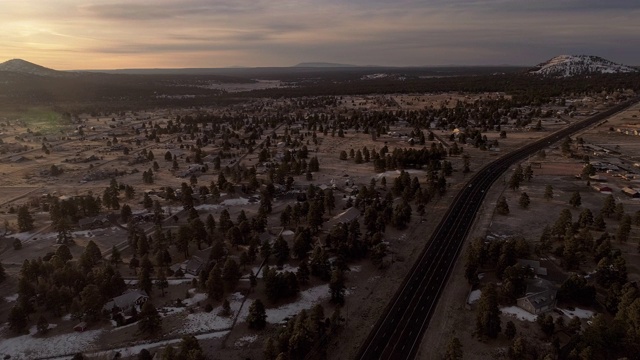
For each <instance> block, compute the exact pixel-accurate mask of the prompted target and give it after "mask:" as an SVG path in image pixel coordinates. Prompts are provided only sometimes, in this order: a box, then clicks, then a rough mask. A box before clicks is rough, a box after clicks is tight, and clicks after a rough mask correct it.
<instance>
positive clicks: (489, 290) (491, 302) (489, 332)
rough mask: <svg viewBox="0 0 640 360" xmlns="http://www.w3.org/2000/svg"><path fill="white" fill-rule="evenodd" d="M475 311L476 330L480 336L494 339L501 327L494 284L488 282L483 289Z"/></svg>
mask: <svg viewBox="0 0 640 360" xmlns="http://www.w3.org/2000/svg"><path fill="white" fill-rule="evenodd" d="M477 312H478V314H477V317H476V332H477V333H478V334H479V335H481V336H487V337H490V338H493V339H495V338H496V337H497V336H498V333H500V331H501V327H500V309H499V308H498V294H497V291H496V287H495V285H494V284H492V283H490V284H488V285H487V286H485V288H484V289H483V291H482V295H481V296H480V301H479V302H478V310H477Z"/></svg>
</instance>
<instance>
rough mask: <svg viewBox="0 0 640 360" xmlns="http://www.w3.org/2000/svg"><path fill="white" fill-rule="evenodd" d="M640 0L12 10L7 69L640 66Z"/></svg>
mask: <svg viewBox="0 0 640 360" xmlns="http://www.w3.org/2000/svg"><path fill="white" fill-rule="evenodd" d="M639 19H640V1H638V0H427V1H409V0H130V1H125V0H122V1H105V0H82V1H81V0H17V1H14V0H0V34H2V35H1V36H0V62H1V61H5V60H8V59H12V58H21V59H25V60H28V61H31V62H35V63H37V64H40V65H43V66H47V67H51V68H55V69H61V70H68V69H113V68H167V67H226V66H289V65H294V64H296V63H299V62H309V61H323V62H338V63H349V64H357V65H372V64H373V65H393V66H402V65H408V66H414V65H498V64H511V65H533V64H536V63H539V62H542V61H544V60H547V59H548V58H550V57H552V56H555V55H560V54H588V55H598V56H602V57H605V58H607V59H610V60H613V61H616V62H622V63H625V64H630V65H640V21H639Z"/></svg>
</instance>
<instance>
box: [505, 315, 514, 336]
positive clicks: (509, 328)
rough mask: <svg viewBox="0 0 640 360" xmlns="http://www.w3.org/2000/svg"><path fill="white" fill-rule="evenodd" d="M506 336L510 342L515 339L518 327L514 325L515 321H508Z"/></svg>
mask: <svg viewBox="0 0 640 360" xmlns="http://www.w3.org/2000/svg"><path fill="white" fill-rule="evenodd" d="M504 335H505V336H506V337H507V339H509V340H513V338H514V337H515V336H516V325H515V324H514V323H513V321H511V320H509V321H507V326H506V327H505V329H504Z"/></svg>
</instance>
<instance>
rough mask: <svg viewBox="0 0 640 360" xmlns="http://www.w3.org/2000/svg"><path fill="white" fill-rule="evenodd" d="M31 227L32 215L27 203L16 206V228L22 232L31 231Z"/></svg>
mask: <svg viewBox="0 0 640 360" xmlns="http://www.w3.org/2000/svg"><path fill="white" fill-rule="evenodd" d="M33 228H34V227H33V217H32V216H31V213H30V212H29V207H28V206H27V205H23V206H20V207H19V208H18V229H20V231H23V232H24V231H31V230H33Z"/></svg>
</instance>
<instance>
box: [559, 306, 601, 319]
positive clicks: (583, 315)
mask: <svg viewBox="0 0 640 360" xmlns="http://www.w3.org/2000/svg"><path fill="white" fill-rule="evenodd" d="M558 310H560V311H562V313H564V314H565V315H566V316H569V317H574V316H577V317H579V318H580V319H591V318H592V317H593V316H594V315H595V313H594V312H593V311H591V310H585V309H580V308H575V310H567V309H560V308H558Z"/></svg>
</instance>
